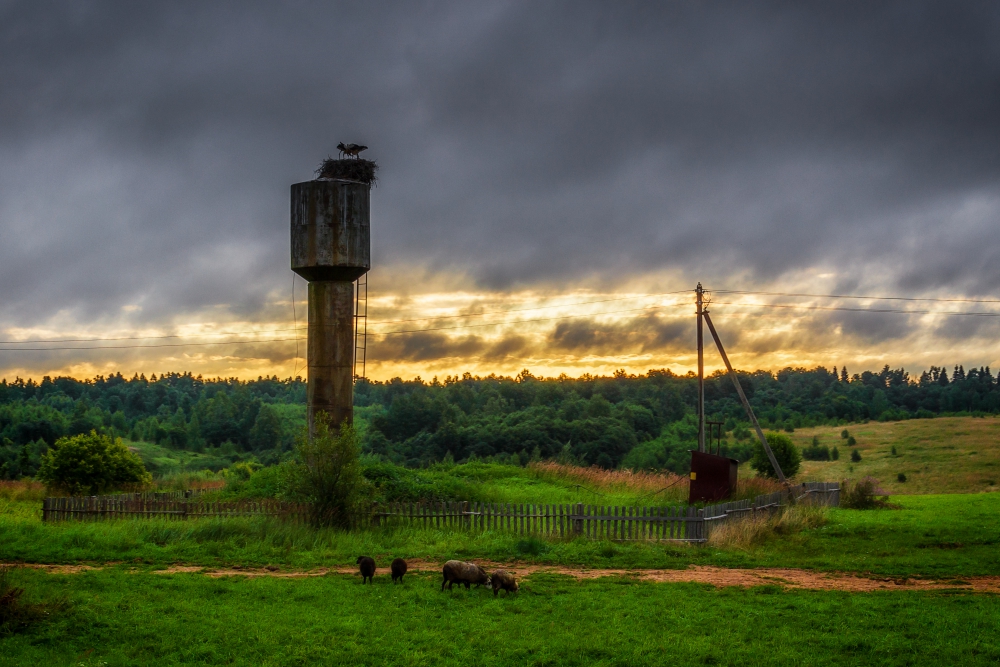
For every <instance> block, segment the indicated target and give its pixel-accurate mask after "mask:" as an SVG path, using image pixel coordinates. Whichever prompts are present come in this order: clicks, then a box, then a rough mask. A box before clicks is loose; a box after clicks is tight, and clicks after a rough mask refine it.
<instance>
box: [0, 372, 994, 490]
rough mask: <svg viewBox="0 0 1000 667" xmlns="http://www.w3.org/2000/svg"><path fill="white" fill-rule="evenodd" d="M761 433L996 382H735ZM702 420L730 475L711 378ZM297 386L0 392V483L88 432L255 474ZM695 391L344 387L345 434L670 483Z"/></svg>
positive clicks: (895, 416) (82, 386)
mask: <svg viewBox="0 0 1000 667" xmlns="http://www.w3.org/2000/svg"><path fill="white" fill-rule="evenodd" d="M738 376H739V380H740V385H741V387H742V388H743V390H744V392H745V393H746V395H747V397H748V399H749V400H750V403H751V405H752V406H753V408H754V411H755V413H756V415H757V417H758V419H759V420H760V422H761V425H762V426H763V427H764V428H768V429H773V430H785V431H794V429H796V428H801V427H808V426H817V425H823V424H847V423H851V422H862V421H867V420H881V421H892V420H903V419H913V418H931V417H935V416H938V415H978V414H986V413H996V412H998V411H1000V380H998V378H994V377H993V375H992V373H991V371H990V369H989V368H988V367H982V368H979V369H975V368H973V369H970V370H969V371H966V370H965V369H964V368H963V367H962V366H955V367H954V368H953V369H952V371H951V373H950V374H949V372H948V371H947V370H946V369H945V368H941V367H932V368H930V369H929V370H927V371H924V372H922V373H921V374H920V375H919V376H917V377H914V376H911V375H910V374H909V373H907V372H906V371H905V370H904V369H898V370H893V369H891V368H890V367H889V366H885V367H884V368H883V369H882V370H881V371H879V372H877V373H873V372H870V371H865V372H863V373H861V374H854V375H850V374H849V373H848V371H847V369H846V368H841V369H840V370H839V371H838V369H837V368H836V367H834V368H833V369H832V370H828V369H826V368H823V367H819V368H814V369H804V368H785V369H783V370H780V371H778V372H777V373H771V372H769V371H754V372H752V373H746V372H739V373H738ZM705 397H706V412H707V415H708V418H709V419H710V420H711V421H716V422H721V423H722V424H723V426H722V428H721V431H722V437H721V443H720V444H721V450H722V452H723V453H728V454H729V455H730V456H733V457H735V458H738V459H740V460H745V459H747V458H749V456H750V455H751V452H752V447H751V445H750V442H751V441H750V431H749V424H748V422H747V419H746V416H745V413H744V411H743V408H742V406H741V405H740V403H739V399H738V396H737V394H736V391H735V388H734V387H733V384H732V382H731V380H730V379H729V377H728V376H727V375H726V374H724V373H715V374H713V375H712V376H710V377H709V378H707V380H706V383H705ZM305 399H306V385H305V383H304V381H303V380H302V379H301V378H294V379H285V380H279V379H278V378H277V377H258V378H257V379H256V380H246V381H244V380H237V379H219V378H216V379H204V378H202V377H201V376H192V374H190V373H165V374H163V375H161V376H156V375H155V374H154V375H152V376H150V377H149V378H146V377H145V376H144V375H135V376H133V377H132V378H130V379H128V378H125V377H123V376H122V375H121V374H116V375H111V376H108V377H104V376H98V377H96V378H93V379H88V380H78V379H74V378H69V377H57V378H50V377H45V378H43V379H42V381H41V382H40V383H38V382H35V381H34V380H30V379H29V380H23V379H21V378H17V379H15V380H14V381H13V382H8V381H7V380H3V381H0V478H6V479H19V478H22V477H28V476H33V475H34V474H35V472H36V471H37V469H38V466H39V464H40V461H41V455H42V454H43V453H44V452H45V451H47V449H48V447H49V446H51V445H52V444H53V443H54V442H55V441H56V440H57V439H58V438H60V437H63V436H68V435H75V434H78V433H86V432H89V431H91V430H96V431H98V432H100V433H106V434H109V435H113V436H116V437H122V438H123V439H124V440H125V441H126V442H148V443H155V444H157V445H159V446H162V447H167V448H170V449H176V450H188V451H193V452H199V453H200V454H201V456H199V457H198V459H197V461H198V463H197V465H198V466H200V468H202V469H204V468H207V469H212V470H219V469H222V468H225V467H228V466H230V465H231V464H232V463H234V462H238V461H256V462H258V463H261V464H264V465H268V464H273V463H276V462H278V461H280V460H282V459H283V458H287V457H288V456H289V455H290V452H291V449H292V447H293V446H294V443H295V440H296V438H297V437H298V436H299V435H300V433H301V432H302V429H303V428H304V425H305ZM696 399H697V378H696V377H695V376H694V374H692V373H688V374H685V375H677V374H675V373H672V372H671V371H670V370H666V369H661V370H650V371H649V372H647V373H646V374H644V375H630V374H628V373H626V372H624V371H618V372H616V373H615V374H614V375H613V376H601V377H597V376H591V375H583V376H581V377H579V378H569V377H566V376H560V377H558V378H540V377H535V376H533V375H532V374H531V373H530V372H529V371H527V370H525V371H522V372H521V373H519V374H518V375H517V376H515V377H501V376H496V375H490V376H488V377H478V376H477V377H473V376H472V375H470V374H468V373H466V374H465V375H463V376H461V377H458V376H455V377H446V378H444V380H439V379H438V378H436V377H435V378H433V379H432V380H431V381H430V382H427V381H424V380H422V379H421V378H419V377H418V378H415V379H413V380H410V381H406V380H402V379H400V378H394V379H392V380H388V381H385V382H380V381H373V380H365V379H362V380H359V381H358V382H357V384H356V385H355V406H356V423H357V426H358V428H359V431H360V433H361V436H362V443H363V450H364V452H365V453H366V454H367V455H368V456H371V457H375V458H380V459H383V460H387V461H391V462H394V463H397V464H402V465H406V466H408V467H422V466H426V465H428V464H430V463H433V462H436V461H442V460H455V461H464V460H470V459H480V460H492V461H500V462H505V463H519V464H522V465H523V464H526V463H528V462H529V461H531V460H540V459H556V460H561V461H564V462H569V463H576V464H581V465H597V466H600V467H603V468H620V467H624V468H632V469H663V470H671V471H674V472H682V473H683V472H686V466H687V463H688V455H687V450H688V449H690V448H691V447H692V446H693V444H694V442H695V440H696V438H697V424H696V420H695V418H694V414H695V406H696Z"/></svg>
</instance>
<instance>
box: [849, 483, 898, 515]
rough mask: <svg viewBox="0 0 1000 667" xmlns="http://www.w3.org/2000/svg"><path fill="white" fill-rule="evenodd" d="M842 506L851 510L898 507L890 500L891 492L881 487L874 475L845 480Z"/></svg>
mask: <svg viewBox="0 0 1000 667" xmlns="http://www.w3.org/2000/svg"><path fill="white" fill-rule="evenodd" d="M840 506H841V507H843V508H846V509H851V510H871V509H896V508H897V507H898V506H897V505H893V504H892V503H890V502H889V494H888V493H886V492H885V491H883V490H882V489H881V488H880V487H879V482H878V480H877V479H875V478H874V477H864V478H862V479H860V480H858V481H857V482H850V481H845V482H844V483H843V484H842V485H841V491H840Z"/></svg>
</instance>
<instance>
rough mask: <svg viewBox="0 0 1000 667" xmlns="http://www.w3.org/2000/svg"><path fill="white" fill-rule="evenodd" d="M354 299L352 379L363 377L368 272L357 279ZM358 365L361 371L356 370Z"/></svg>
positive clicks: (366, 337) (356, 379)
mask: <svg viewBox="0 0 1000 667" xmlns="http://www.w3.org/2000/svg"><path fill="white" fill-rule="evenodd" d="M354 294H355V300H354V381H355V382H357V381H358V380H361V379H364V377H365V357H366V356H367V354H366V353H367V350H366V347H367V342H368V274H367V273H366V274H365V275H363V276H361V277H360V278H358V280H357V287H356V289H355V292H354ZM359 366H360V368H361V372H360V373H359V372H358V367H359Z"/></svg>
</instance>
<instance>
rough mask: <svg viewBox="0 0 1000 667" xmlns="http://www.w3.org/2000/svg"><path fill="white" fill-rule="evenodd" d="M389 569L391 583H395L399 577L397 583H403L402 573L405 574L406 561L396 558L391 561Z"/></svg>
mask: <svg viewBox="0 0 1000 667" xmlns="http://www.w3.org/2000/svg"><path fill="white" fill-rule="evenodd" d="M389 569H390V570H392V583H396V580H397V579H399V583H403V575H404V574H406V561H405V560H403V559H402V558H397V559H396V560H394V561H392V564H391V565H390V566H389Z"/></svg>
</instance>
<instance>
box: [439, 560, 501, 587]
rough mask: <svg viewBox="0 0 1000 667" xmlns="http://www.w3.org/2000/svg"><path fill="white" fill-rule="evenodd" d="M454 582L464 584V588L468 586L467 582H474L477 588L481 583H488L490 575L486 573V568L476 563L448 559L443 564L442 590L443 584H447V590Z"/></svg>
mask: <svg viewBox="0 0 1000 667" xmlns="http://www.w3.org/2000/svg"><path fill="white" fill-rule="evenodd" d="M454 583H457V584H459V585H461V584H465V587H466V588H468V587H469V584H475V585H476V587H477V588H478V587H479V586H481V585H482V584H487V585H489V583H490V577H489V575H488V574H486V570H484V569H483V568H481V567H479V566H478V565H475V564H473V563H463V562H462V561H460V560H450V561H448V562H447V563H445V564H444V581H442V582H441V590H442V591H443V590H444V585H445V584H448V590H451V586H452V584H454Z"/></svg>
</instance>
